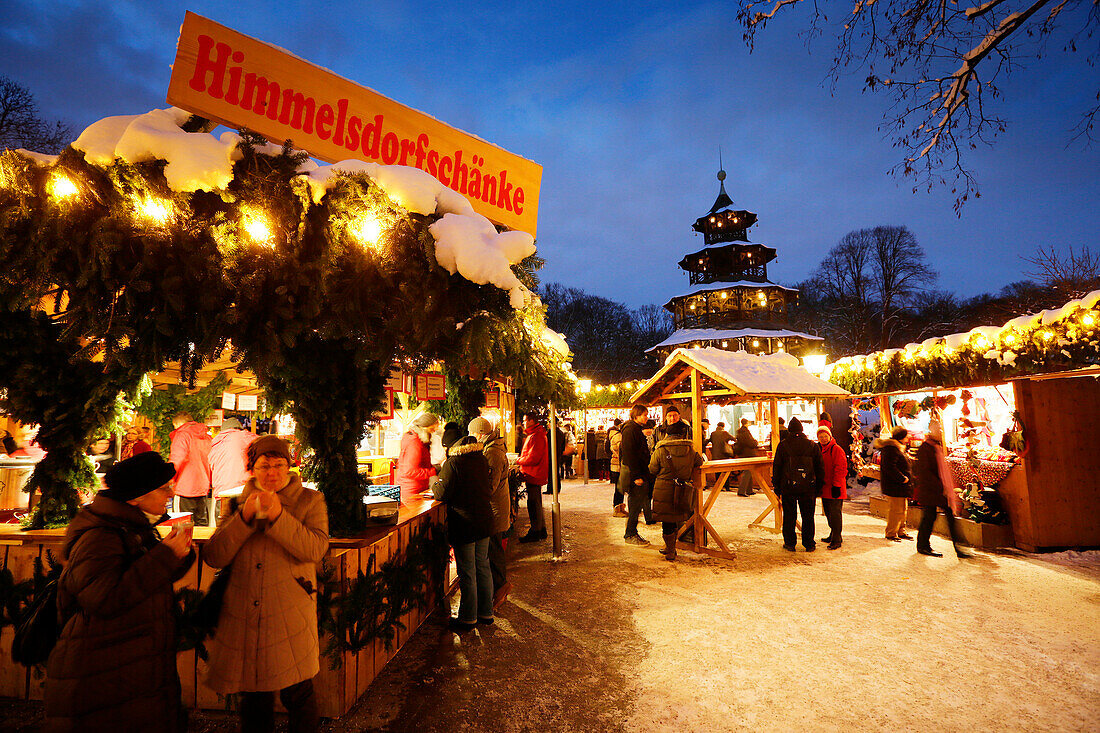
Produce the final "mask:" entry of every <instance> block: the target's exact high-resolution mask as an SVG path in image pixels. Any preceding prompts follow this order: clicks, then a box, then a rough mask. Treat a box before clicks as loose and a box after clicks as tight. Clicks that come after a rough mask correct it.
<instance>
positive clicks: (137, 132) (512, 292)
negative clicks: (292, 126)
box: [24, 107, 535, 308]
mask: <svg viewBox="0 0 1100 733" xmlns="http://www.w3.org/2000/svg"><path fill="white" fill-rule="evenodd" d="M190 117H191V113H189V112H187V111H185V110H182V109H179V108H177V107H169V108H167V109H155V110H152V111H150V112H147V113H145V114H141V115H120V116H115V117H106V118H104V119H102V120H99V121H98V122H95V123H93V124H91V125H89V126H88V127H87V128H86V129H85V130H84V131H83V132H82V133H81V134H80V136H79V137H78V138H77V139H76V141H75V142H74V143H73V148H74V149H76V150H79V151H81V152H82V153H84V158H85V160H87V161H88V162H89V163H91V164H93V165H99V166H108V165H111V164H112V163H114V161H115V160H116V159H122V160H124V161H126V162H128V163H139V162H143V161H149V160H158V159H159V160H164V161H165V163H166V165H165V169H164V175H165V178H166V179H167V181H168V185H169V186H170V187H171V188H172V190H173V191H185V192H192V191H214V190H219V189H224V188H225V187H226V186H228V184H229V183H230V181H231V180H232V178H233V163H234V162H235V161H237V160H239V159H240V158H241V155H242V153H241V150H240V143H241V137H240V135H238V134H237V133H235V132H225V133H223V134H222V135H221V137H220V138H218V137H215V136H214V135H212V134H210V133H207V132H184V131H183V130H182V129H181V128H180V125H182V124H184V123H185V122H186V121H187V120H188V119H190ZM256 151H257V152H258V153H261V154H266V155H278V154H279V153H281V152H282V145H279V144H276V143H266V144H264V145H262V146H259V147H257V148H256ZM24 155H26V156H27V157H29V158H31V159H33V160H34V161H35V162H37V163H40V164H52V163H53V162H55V161H56V157H50V156H42V155H40V154H37V153H30V152H25V153H24ZM298 171H299V173H301V174H303V175H304V176H305V180H306V182H307V183H308V184H309V186H310V192H311V195H312V197H313V201H314V203H319V202H320V201H321V199H322V198H323V197H324V195H325V193H326V192H327V191H328V190H329V189H330V188H331V187H332V186H333V185H335V182H336V181H337V180H339V176H338V175H337V174H339V173H348V174H355V173H362V174H365V175H367V176H368V177H369V178H370V179H371V180H373V181H374V182H375V183H377V184H378V185H379V186H380V187H381V188H382V189H383V190H384V191H385V192H386V194H387V195H388V196H389V197H390V198H391V199H392V200H393V201H394V202H395V203H396V204H397V205H399V206H401V207H403V208H405V209H406V210H408V211H410V212H413V213H417V214H422V215H432V214H440V215H442V218H441V219H440V220H439V221H436V222H435V223H433V224H432V225H431V226H430V227H429V231H430V232H431V234H432V236H433V237H435V239H436V247H435V253H436V261H437V262H438V263H439V265H440V267H443V268H444V269H445V270H447V271H448V272H450V273H451V274H456V273H457V274H459V275H461V276H462V277H464V278H466V279H467V280H470V281H471V282H475V283H478V284H480V285H487V284H492V285H495V286H496V287H498V288H501V289H502V290H507V291H508V293H509V302H510V303H511V304H512V306H513V307H515V308H522V307H524V305H525V304H526V303H528V302H530V300H531V298H532V293H531V292H530V291H529V290H527V288H526V287H524V285H523V284H522V283H521V282H520V281H519V278H517V277H516V275H515V273H514V272H513V271H512V268H511V265H514V264H518V263H519V262H520V261H521V260H523V259H524V258H525V257H527V256H529V255H531V254H534V252H535V244H534V239H533V238H532V237H531V235H530V234H527V233H526V232H520V231H510V232H501V233H498V232H497V231H496V227H495V226H493V224H492V222H490V221H489V220H488V219H486V218H485V217H484V216H482V215H480V214H478V213H476V212H475V211H474V209H473V207H472V206H471V205H470V202H469V201H468V200H467V199H466V197H465V196H463V195H462V194H460V193H458V192H456V191H453V190H451V189H449V188H447V187H446V186H444V185H443V184H442V183H440V182H439V181H438V180H436V179H435V178H434V177H432V176H431V175H429V174H428V173H426V172H425V171H422V170H419V169H417V168H412V167H409V166H396V165H382V164H379V163H373V162H364V161H359V160H345V161H341V162H339V163H335V164H333V165H318V164H317V163H316V162H314V161H313V160H309V159H307V160H306V161H305V162H303V163H302V164H301V165H300V166H299V168H298Z"/></svg>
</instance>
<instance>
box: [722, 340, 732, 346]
mask: <svg viewBox="0 0 1100 733" xmlns="http://www.w3.org/2000/svg"><path fill="white" fill-rule="evenodd" d="M722 345H723V346H729V345H730V342H729V341H723V342H722Z"/></svg>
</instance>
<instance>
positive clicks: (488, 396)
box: [485, 389, 500, 409]
mask: <svg viewBox="0 0 1100 733" xmlns="http://www.w3.org/2000/svg"><path fill="white" fill-rule="evenodd" d="M485 406H486V407H492V408H494V409H498V408H500V392H497V391H496V390H495V389H494V390H493V391H492V392H486V393H485Z"/></svg>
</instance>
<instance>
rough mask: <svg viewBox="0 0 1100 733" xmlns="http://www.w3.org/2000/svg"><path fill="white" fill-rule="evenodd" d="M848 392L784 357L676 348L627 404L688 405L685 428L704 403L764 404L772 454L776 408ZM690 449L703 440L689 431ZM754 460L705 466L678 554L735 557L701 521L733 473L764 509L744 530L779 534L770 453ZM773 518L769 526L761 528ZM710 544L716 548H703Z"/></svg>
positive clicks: (775, 440)
mask: <svg viewBox="0 0 1100 733" xmlns="http://www.w3.org/2000/svg"><path fill="white" fill-rule="evenodd" d="M849 396H850V395H849V393H848V392H847V391H845V390H843V389H841V388H840V387H837V386H836V385H835V384H830V383H829V382H826V381H823V380H821V379H818V378H817V377H815V376H814V375H812V374H810V373H809V372H808V371H806V370H805V369H803V368H802V367H800V366H798V359H797V358H796V357H793V356H791V355H789V354H782V353H780V354H770V355H766V356H765V355H758V354H750V353H748V352H745V351H726V350H724V349H713V348H708V349H699V348H694V349H677V350H676V351H674V352H672V354H670V355H669V357H668V360H667V361H666V362H665V365H664V366H663V367H662V368H661V370H660V371H658V372H657V373H656V374H655V375H653V377H651V378H650V379H649V381H648V382H646V383H645V384H644V385H642V387H641V388H640V389H639V390H638V391H637V392H635V393H634V396H633V397H632V398H631V402H632V403H641V404H643V405H647V406H649V405H654V404H657V403H659V402H662V401H665V400H690V402H691V424H692V425H699V424H701V422H702V419H703V407H704V405H705V404H707V403H709V402H718V403H720V404H730V403H735V402H767V403H768V404H769V405H770V407H771V423H772V430H771V435H772V443H771V448H772V450H774V449H775V446H776V445H777V444H778V442H779V425H778V420H777V418H778V414H779V413H778V409H777V403H778V402H779V401H780V400H795V399H807V400H809V399H812V400H818V399H843V398H846V397H849ZM692 441H693V443H694V445H695V450H697V451H699V452H700V453H702V452H703V436H702V435H701V434H699V432H698V431H695V432H693V434H692ZM772 450H769V451H768V455H766V456H760V457H756V458H733V459H727V460H721V461H705V462H704V463H703V467H702V470H701V471H700V472H699V475H698V476H697V477H696V479H695V494H696V495H695V508H696V509H695V513H694V514H693V515H692V518H691V519H690V520H688V521H687V522H685V523H684V526H683V527H681V528H680V532H679V534H678V535H677V536H678V537H682V536H683V534H684V533H685V532H686V531H687V529H688V527H689V526H690V527H693V528H694V535H695V538H694V541H693V544H686V543H678V544H679V545H680V546H681V547H683V549H686V550H693V551H695V552H700V553H704V554H707V555H712V556H714V557H722V558H727V559H733V557H734V556H735V553H734V552H733V550H732V549H730V547H729V545H728V544H727V543H726V541H725V540H724V539H723V538H722V536H721V534H719V532H718V531H717V530H716V529H715V528H714V525H712V524H711V523H710V520H708V519H707V515H708V514H710V511H711V509H712V508H713V507H714V503H715V502H716V501H717V500H718V495H719V494H720V493H721V492H722V488H723V487H724V486H725V485H726V482H727V481H728V480H729V477H730V474H731V472H733V471H745V470H747V471H749V472H751V473H752V475H753V478H755V479H756V481H757V483H759V485H760V486H761V487H763V489H764V493H765V495H767V497H768V501H769V506H768V508H767V509H765V510H764V511H763V512H762V513H761V514H760V516H758V517H757V518H756V519H754V520H753V521H752V523H751V524H750V525H749V526H750V527H762V528H764V529H767V530H769V531H771V532H779V531H781V529H782V523H783V509H782V507H781V506H780V504H779V499H778V497H777V496H776V494H775V492H774V491H773V490H772V485H771V461H772V459H771V453H772ZM709 474H713V475H714V477H715V481H714V485H713V486H712V487H711V488H710V490H709V493H708V492H707V491H706V490H705V489H704V486H705V485H706V481H705V477H706V476H707V475H709ZM769 514H773V515H774V521H773V523H772V526H766V525H764V524H763V521H764V519H766V518H767V516H768V515H769ZM708 536H709V537H711V538H713V539H714V542H715V544H716V545H717V548H712V547H708V546H707V538H708Z"/></svg>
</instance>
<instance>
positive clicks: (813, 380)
mask: <svg viewBox="0 0 1100 733" xmlns="http://www.w3.org/2000/svg"><path fill="white" fill-rule="evenodd" d="M693 367H694V368H695V369H698V370H699V371H700V372H702V373H703V374H704V375H705V376H707V377H709V378H710V379H712V380H714V381H715V382H717V383H718V384H719V385H721V386H722V387H723V388H724V389H726V390H728V393H729V395H730V396H732V397H736V396H739V395H743V396H746V397H758V396H767V397H778V398H781V399H785V398H797V397H830V398H836V399H841V398H845V397H848V396H850V395H849V393H848V392H847V391H846V390H844V389H841V388H840V387H837V386H836V385H835V384H830V383H829V382H826V381H824V380H822V379H818V378H817V377H815V376H814V375H812V374H810V373H809V372H807V371H806V370H805V369H803V368H802V367H800V366H798V359H796V358H795V357H793V356H791V355H790V354H769V355H759V354H750V353H749V352H747V351H726V350H724V349H677V350H676V351H674V352H672V354H671V355H670V356H669V358H668V360H667V361H666V362H665V366H664V367H663V368H662V369H661V370H660V371H659V372H657V374H655V375H654V376H653V377H652V378H651V379H650V380H649V381H648V382H646V383H645V385H644V386H643V387H642V388H641V389H640V390H638V392H636V393H635V394H634V396H633V398H632V399H631V402H644V403H648V402H656V401H657V400H659V399H661V397H662V395H663V394H664V393H665V392H666V391H668V388H669V387H671V386H672V385H674V384H676V383H677V382H679V381H681V380H682V379H683V378H684V377H685V376H686V375H687V374H688V373H689V372H690V369H691V368H693ZM708 391H709V390H708Z"/></svg>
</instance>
